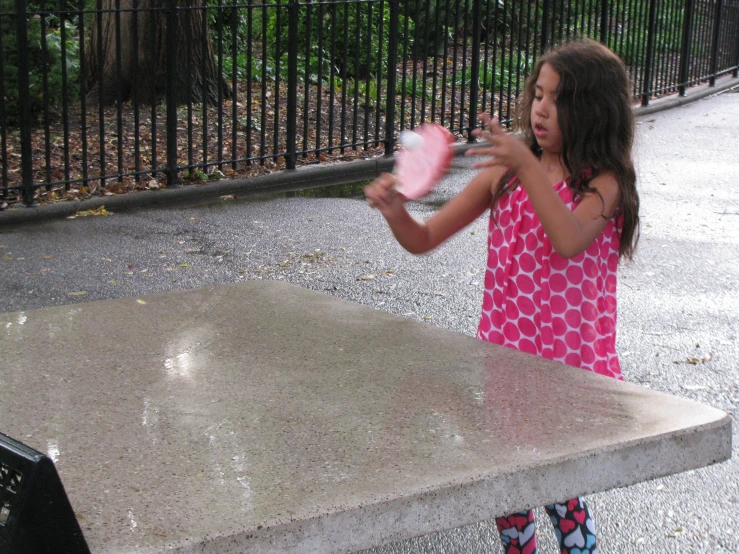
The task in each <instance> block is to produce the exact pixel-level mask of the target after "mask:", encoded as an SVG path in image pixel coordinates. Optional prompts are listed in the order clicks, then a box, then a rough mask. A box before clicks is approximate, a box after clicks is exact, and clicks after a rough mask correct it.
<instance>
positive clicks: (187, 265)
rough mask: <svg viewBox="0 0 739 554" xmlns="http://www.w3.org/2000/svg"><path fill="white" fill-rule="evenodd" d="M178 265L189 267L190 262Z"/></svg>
mask: <svg viewBox="0 0 739 554" xmlns="http://www.w3.org/2000/svg"><path fill="white" fill-rule="evenodd" d="M180 267H190V264H180Z"/></svg>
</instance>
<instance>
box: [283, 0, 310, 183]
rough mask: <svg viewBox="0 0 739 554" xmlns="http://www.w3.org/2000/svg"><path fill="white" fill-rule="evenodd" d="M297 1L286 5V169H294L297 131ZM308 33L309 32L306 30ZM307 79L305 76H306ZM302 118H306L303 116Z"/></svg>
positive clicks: (294, 0)
mask: <svg viewBox="0 0 739 554" xmlns="http://www.w3.org/2000/svg"><path fill="white" fill-rule="evenodd" d="M299 9H300V6H299V4H298V0H289V2H288V4H287V10H288V13H287V18H288V19H287V156H286V157H285V164H286V167H287V169H295V162H296V159H297V155H296V133H297V129H298V121H297V119H298V15H299V14H298V10H299ZM306 32H307V33H309V32H310V30H309V29H306ZM306 78H307V75H306ZM303 117H306V115H304V116H303Z"/></svg>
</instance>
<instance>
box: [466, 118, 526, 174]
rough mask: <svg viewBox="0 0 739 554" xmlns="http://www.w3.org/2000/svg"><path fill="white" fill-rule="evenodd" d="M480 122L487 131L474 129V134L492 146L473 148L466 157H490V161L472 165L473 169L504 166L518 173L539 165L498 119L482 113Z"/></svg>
mask: <svg viewBox="0 0 739 554" xmlns="http://www.w3.org/2000/svg"><path fill="white" fill-rule="evenodd" d="M480 121H482V123H483V124H484V125H485V126H486V127H487V130H485V129H474V130H473V131H472V134H473V136H475V137H478V138H481V139H483V140H485V141H487V142H489V143H490V146H484V147H478V148H471V149H470V150H468V151H467V154H466V155H467V156H488V157H489V158H490V159H488V160H486V161H484V162H476V163H474V164H472V168H473V169H482V168H486V167H496V166H502V167H507V168H508V169H510V170H512V171H513V172H514V173H518V172H519V171H520V170H521V169H522V168H523V166H524V165H526V164H529V163H537V160H536V156H534V154H533V153H532V152H531V150H529V149H528V148H527V147H526V145H525V144H524V143H523V142H521V141H520V140H518V139H517V138H516V137H515V136H513V135H512V134H510V133H508V132H506V131H505V129H503V127H501V126H500V124H499V123H498V120H497V119H492V118H491V117H490V116H489V115H488V114H486V113H481V114H480Z"/></svg>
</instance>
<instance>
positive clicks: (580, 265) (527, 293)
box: [477, 181, 623, 379]
mask: <svg viewBox="0 0 739 554" xmlns="http://www.w3.org/2000/svg"><path fill="white" fill-rule="evenodd" d="M554 189H555V190H556V191H557V193H558V194H559V196H560V198H562V200H563V201H564V202H565V204H566V205H567V206H568V207H569V208H570V209H571V210H574V209H575V207H576V206H577V204H578V203H579V201H577V202H576V201H574V200H573V193H572V191H571V190H570V188H569V187H568V186H567V182H566V181H562V182H560V183H558V184H556V185H554ZM616 219H618V221H617V220H616ZM621 226H622V218H611V219H610V220H609V221H608V224H607V225H606V227H605V229H604V230H603V232H602V233H601V234H600V235H599V236H598V238H596V239H595V240H594V241H593V243H592V244H591V245H590V246H588V248H587V249H586V250H585V251H584V252H581V253H580V254H578V255H577V256H574V257H573V258H570V259H565V258H563V257H562V256H560V255H559V254H557V253H556V252H555V251H554V248H553V247H552V244H551V242H550V241H549V239H548V238H547V236H546V234H545V233H544V228H543V227H542V225H541V223H540V222H539V218H538V217H537V215H536V212H535V211H534V206H533V205H532V203H531V201H530V200H529V198H528V195H527V194H526V191H525V190H524V188H523V186H520V185H519V186H518V187H517V188H516V189H514V190H513V191H511V192H508V193H505V194H504V195H503V196H501V197H500V199H499V200H498V204H497V205H496V206H495V207H494V208H493V210H491V214H490V224H489V230H488V261H487V269H486V271H485V292H484V295H483V303H482V315H481V317H480V323H479V326H478V329H477V337H478V338H480V339H483V340H486V341H489V342H492V343H495V344H501V345H503V346H508V347H510V348H515V349H517V350H521V351H523V352H528V353H530V354H536V355H538V356H542V357H543V358H547V359H550V360H555V361H558V362H562V363H564V364H567V365H571V366H576V367H580V368H582V369H586V370H588V371H594V372H596V373H599V374H601V375H606V376H608V377H615V378H616V379H623V377H622V375H621V366H620V364H619V361H618V356H617V355H616V273H617V271H618V262H619V256H618V250H619V245H620V230H621Z"/></svg>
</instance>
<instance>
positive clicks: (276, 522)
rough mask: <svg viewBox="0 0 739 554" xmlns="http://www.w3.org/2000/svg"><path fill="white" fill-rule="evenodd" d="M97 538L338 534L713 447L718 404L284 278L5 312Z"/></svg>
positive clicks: (1, 428) (0, 387) (11, 422)
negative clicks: (544, 356)
mask: <svg viewBox="0 0 739 554" xmlns="http://www.w3.org/2000/svg"><path fill="white" fill-rule="evenodd" d="M0 327H1V328H2V337H1V338H0V352H1V353H2V354H1V356H2V363H0V432H3V433H6V434H7V435H10V436H11V437H14V438H16V439H17V440H20V441H21V442H24V443H25V444H27V445H29V446H31V447H33V448H36V449H37V450H41V451H42V452H47V453H48V454H49V456H50V457H52V459H54V461H55V463H56V466H57V469H58V471H59V474H60V476H61V479H62V482H63V483H64V486H65V488H66V490H67V493H68V495H69V498H70V501H71V503H72V506H73V507H74V510H75V512H76V514H77V517H78V520H79V522H80V525H81V527H82V529H83V531H84V534H85V537H86V539H87V542H88V544H89V546H90V548H91V550H92V552H93V553H95V554H97V553H133V552H142V553H143V552H165V551H166V552H169V551H175V552H224V553H236V552H298V553H300V552H316V553H331V552H351V551H355V550H360V549H363V548H369V547H372V546H376V545H379V544H383V543H387V542H390V541H396V540H401V539H405V538H409V537H413V536H417V535H420V534H425V533H432V532H435V531H439V530H443V529H449V528H453V527H456V526H460V525H465V524H469V523H473V522H476V521H480V520H485V519H489V518H493V517H495V516H499V515H503V514H507V513H510V512H512V511H515V510H521V509H523V508H526V507H532V506H540V505H543V504H546V503H550V502H553V501H561V500H565V499H569V498H572V497H575V496H578V495H583V494H588V493H593V492H597V491H603V490H606V489H610V488H613V487H623V486H627V485H631V484H634V483H637V482H640V481H644V480H648V479H653V478H656V477H660V476H664V475H669V474H673V473H676V472H681V471H685V470H688V469H692V468H697V467H701V466H705V465H708V464H712V463H715V462H719V461H722V460H726V459H728V458H729V457H730V455H731V445H730V442H731V422H730V419H729V417H728V416H727V415H726V414H725V413H724V412H721V411H719V410H716V409H713V408H710V407H707V406H704V405H701V404H698V403H695V402H691V401H688V400H683V399H679V398H675V397H671V396H667V395H664V394H661V393H657V392H654V391H651V390H645V389H643V388H639V387H636V386H633V385H629V384H626V383H622V382H618V381H616V380H613V379H609V378H605V377H601V376H598V375H594V374H591V373H588V372H585V371H583V370H580V369H576V368H570V367H567V366H564V365H561V364H558V363H553V362H548V361H545V360H542V359H540V358H536V357H533V356H530V355H526V354H522V353H519V352H516V351H513V350H510V349H508V348H502V347H497V346H494V345H490V344H488V343H485V342H482V341H478V340H476V339H474V338H471V337H467V336H463V335H459V334H457V333H454V332H450V331H447V330H444V329H440V328H437V327H434V326H432V325H429V324H422V323H418V322H415V321H411V320H408V319H404V318H400V317H396V316H393V315H389V314H387V313H384V312H380V311H376V310H372V309H370V308H367V307H364V306H360V305H356V304H352V303H349V302H346V301H342V300H338V299H336V298H334V297H331V296H328V295H325V294H321V293H317V292H312V291H308V290H304V289H301V288H298V287H295V286H291V285H286V284H282V283H278V282H269V281H252V282H247V283H240V284H234V285H228V286H222V287H215V288H204V289H199V290H193V291H185V292H173V293H169V294H160V295H152V296H144V297H140V298H123V299H118V300H110V301H103V302H90V303H84V304H76V305H70V306H59V307H52V308H46V309H41V310H34V311H29V312H15V313H6V314H0Z"/></svg>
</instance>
